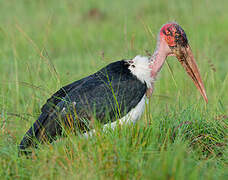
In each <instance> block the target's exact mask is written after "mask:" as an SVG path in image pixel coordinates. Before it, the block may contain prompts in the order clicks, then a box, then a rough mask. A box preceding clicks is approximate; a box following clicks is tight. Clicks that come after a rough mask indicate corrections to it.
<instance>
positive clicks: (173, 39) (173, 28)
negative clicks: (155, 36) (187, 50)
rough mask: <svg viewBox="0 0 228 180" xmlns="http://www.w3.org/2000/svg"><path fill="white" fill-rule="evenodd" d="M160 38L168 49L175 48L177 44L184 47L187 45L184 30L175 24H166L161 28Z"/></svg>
mask: <svg viewBox="0 0 228 180" xmlns="http://www.w3.org/2000/svg"><path fill="white" fill-rule="evenodd" d="M160 38H164V39H165V41H166V43H167V44H168V45H169V47H170V48H173V47H177V45H178V44H179V45H180V46H182V47H186V46H187V44H188V39H187V37H186V34H185V32H184V30H183V29H182V28H181V26H180V25H178V24H177V23H167V24H165V25H164V26H162V28H161V30H160Z"/></svg>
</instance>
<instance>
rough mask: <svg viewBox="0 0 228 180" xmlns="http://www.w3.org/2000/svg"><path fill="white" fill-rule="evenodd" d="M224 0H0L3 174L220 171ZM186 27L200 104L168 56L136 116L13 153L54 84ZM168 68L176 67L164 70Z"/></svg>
mask: <svg viewBox="0 0 228 180" xmlns="http://www.w3.org/2000/svg"><path fill="white" fill-rule="evenodd" d="M227 7H228V1H226V0H220V1H213V0H207V1H202V2H201V1H198V0H192V1H183V0H176V1H170V0H160V1H151V0H141V1H137V0H134V1H133V0H132V1H123V2H122V1H110V0H107V1H105V0H100V1H97V0H94V1H92V0H90V1H83V0H77V1H73V0H68V1H67V0H65V1H64V0H49V1H44V0H36V1H35V0H33V1H29V0H21V1H16V0H11V1H3V0H2V1H0V22H1V23H0V72H1V74H0V179H16V178H17V179H41V178H42V179H73V178H76V179H92V178H95V179H105V178H107V177H108V178H112V179H226V178H227V177H228V158H227V157H228V148H227V132H228V131H227V128H228V94H227V92H228V73H227V68H228V53H227V48H228V33H227V29H228V13H227ZM168 21H177V22H178V23H179V24H180V25H181V26H182V27H183V29H185V31H186V33H187V36H188V39H189V41H190V45H191V47H192V49H193V53H194V55H195V58H196V60H197V64H198V66H199V68H200V71H201V75H202V79H203V81H204V83H205V87H206V91H207V95H208V99H209V103H208V104H205V102H204V101H203V99H202V97H201V96H200V94H199V92H198V91H197V89H196V88H195V87H194V85H193V83H192V82H191V79H190V78H188V77H187V75H186V73H185V72H184V70H183V69H182V67H181V66H180V64H179V63H178V61H177V60H176V59H175V58H168V60H167V62H168V64H169V66H170V69H169V68H168V64H167V63H166V64H165V65H164V67H163V69H162V71H161V73H160V75H159V78H158V80H157V82H156V84H155V91H154V94H153V97H152V98H151V99H150V102H149V104H147V107H146V111H145V113H144V115H143V117H142V118H141V120H140V121H139V122H138V123H137V124H136V126H123V127H121V128H117V129H115V130H114V131H110V132H106V133H104V132H101V131H100V130H99V129H98V130H97V133H95V135H94V136H93V137H91V138H89V139H88V140H87V139H85V138H83V137H78V136H73V135H72V136H70V137H68V138H63V139H60V140H58V142H56V143H53V144H51V145H43V146H41V148H40V149H38V150H34V151H35V152H34V153H33V156H32V158H30V159H26V158H25V157H18V154H17V145H18V143H19V142H20V140H21V138H22V136H23V135H24V133H25V132H26V131H27V130H28V128H29V127H30V126H31V124H32V123H33V122H34V121H35V120H36V118H37V117H38V115H39V113H40V108H41V106H42V105H43V104H44V103H45V101H46V99H47V98H48V97H50V95H52V94H53V93H54V92H55V91H57V90H58V89H59V88H60V87H61V86H63V85H66V84H68V83H71V82H73V81H75V80H78V79H80V78H82V77H85V76H87V75H89V74H92V73H94V72H95V71H97V70H98V69H99V68H101V67H103V66H105V65H107V64H108V63H110V62H113V61H116V60H120V59H124V58H133V57H134V56H136V55H138V54H142V55H146V54H147V53H146V51H149V52H151V53H152V52H153V49H154V48H155V45H156V36H157V33H158V30H159V28H160V27H161V25H162V24H164V23H166V22H168ZM171 71H172V72H173V73H171Z"/></svg>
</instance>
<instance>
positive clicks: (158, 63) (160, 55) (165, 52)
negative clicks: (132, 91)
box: [146, 36, 173, 98]
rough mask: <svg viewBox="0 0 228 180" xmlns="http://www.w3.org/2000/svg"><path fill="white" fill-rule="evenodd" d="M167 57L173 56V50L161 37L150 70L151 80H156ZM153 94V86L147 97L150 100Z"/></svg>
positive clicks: (149, 89)
mask: <svg viewBox="0 0 228 180" xmlns="http://www.w3.org/2000/svg"><path fill="white" fill-rule="evenodd" d="M167 56H173V54H172V51H171V49H170V48H169V46H168V44H167V43H166V41H165V39H164V38H163V37H162V36H161V37H160V42H158V48H157V49H156V51H155V52H154V56H152V57H153V58H155V59H153V60H152V61H151V64H150V65H149V68H150V69H151V73H150V75H151V78H152V79H156V77H157V74H158V73H159V71H160V70H161V68H162V66H163V64H164V62H165V60H166V58H167ZM152 93H153V85H152V86H151V88H148V89H147V92H146V95H147V97H148V98H149V97H150V96H151V95H152Z"/></svg>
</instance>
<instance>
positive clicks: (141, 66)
mask: <svg viewBox="0 0 228 180" xmlns="http://www.w3.org/2000/svg"><path fill="white" fill-rule="evenodd" d="M126 61H127V62H128V63H129V64H130V66H129V69H130V71H131V73H132V74H133V75H135V76H136V77H137V78H138V79H139V80H140V81H141V82H143V83H144V82H145V83H146V85H147V87H148V88H150V87H151V83H152V82H153V81H154V79H153V78H152V77H151V73H150V72H151V70H150V68H149V65H150V62H151V60H150V59H149V58H148V57H143V56H139V55H138V56H136V57H135V58H134V59H132V60H126Z"/></svg>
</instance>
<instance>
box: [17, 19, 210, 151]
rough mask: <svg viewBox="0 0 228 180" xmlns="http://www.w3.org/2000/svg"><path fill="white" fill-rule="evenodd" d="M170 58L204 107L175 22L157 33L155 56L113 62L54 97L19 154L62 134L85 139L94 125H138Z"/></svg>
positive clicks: (198, 82) (197, 77) (197, 76)
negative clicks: (179, 67)
mask: <svg viewBox="0 0 228 180" xmlns="http://www.w3.org/2000/svg"><path fill="white" fill-rule="evenodd" d="M169 56H174V57H176V58H177V60H178V61H179V62H180V63H181V65H182V66H183V68H184V69H185V70H186V72H187V74H188V75H189V76H190V77H191V79H192V80H193V82H194V84H195V86H196V88H197V89H198V90H199V92H200V94H201V95H202V97H203V98H204V100H205V101H206V103H208V98H207V95H206V91H205V87H204V84H203V81H202V79H201V76H200V72H199V69H198V67H197V64H196V61H195V58H194V56H193V53H192V50H191V47H190V45H189V42H188V39H187V36H186V33H185V31H184V30H183V29H182V27H181V26H180V25H179V24H178V23H176V22H168V23H166V24H164V25H163V26H162V27H161V28H160V30H159V33H158V39H157V45H156V48H155V51H154V53H153V55H151V56H149V57H145V56H140V55H137V56H136V57H134V58H131V59H125V60H120V61H115V62H113V63H110V64H108V65H107V66H105V67H104V68H102V69H100V70H99V71H97V72H96V73H94V74H92V75H89V76H87V77H84V78H82V79H80V80H77V81H75V82H73V83H71V84H69V85H66V86H64V87H62V88H60V89H59V90H58V91H57V92H56V93H54V94H53V95H52V96H51V97H50V98H49V99H48V100H47V102H46V103H45V104H44V105H43V106H42V108H41V114H40V116H39V117H38V119H37V120H36V121H35V122H34V124H33V125H32V126H31V128H30V129H29V130H28V131H27V132H26V134H25V135H24V137H23V139H22V140H21V142H20V144H19V151H20V152H27V151H28V150H27V149H28V148H34V147H35V148H36V147H37V145H38V143H43V142H50V143H52V142H53V141H55V140H56V139H57V137H59V136H63V135H64V132H65V129H68V130H69V129H70V130H72V132H79V133H81V134H84V135H85V136H86V137H88V136H89V135H91V134H92V133H93V132H94V129H92V127H93V126H92V125H93V123H94V120H97V121H98V122H99V123H101V124H102V125H103V128H104V130H105V129H106V128H108V127H111V128H115V127H116V126H117V125H118V124H121V125H122V124H129V123H133V124H134V123H136V121H137V120H138V119H139V118H140V117H141V115H142V114H143V112H144V109H145V104H146V101H147V99H149V98H150V97H151V95H152V93H153V90H154V82H155V80H156V77H157V75H158V73H159V72H160V70H161V68H162V66H163V64H164V62H165V60H166V59H167V57H169Z"/></svg>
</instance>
